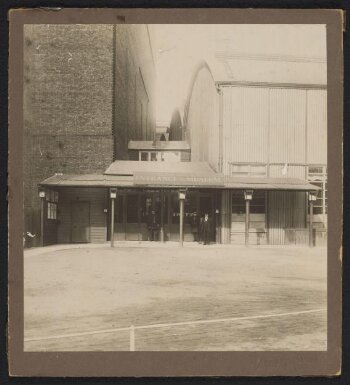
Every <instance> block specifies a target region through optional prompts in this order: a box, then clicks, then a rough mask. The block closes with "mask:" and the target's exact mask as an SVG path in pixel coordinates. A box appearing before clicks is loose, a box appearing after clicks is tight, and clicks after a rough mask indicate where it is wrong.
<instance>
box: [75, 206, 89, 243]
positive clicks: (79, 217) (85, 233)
mask: <svg viewBox="0 0 350 385" xmlns="http://www.w3.org/2000/svg"><path fill="white" fill-rule="evenodd" d="M71 218H72V242H74V243H87V242H90V203H89V202H72V207H71Z"/></svg>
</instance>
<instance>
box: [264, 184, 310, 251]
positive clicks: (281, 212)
mask: <svg viewBox="0 0 350 385" xmlns="http://www.w3.org/2000/svg"><path fill="white" fill-rule="evenodd" d="M267 211H268V214H267V215H268V220H267V223H268V241H269V244H273V245H284V244H285V229H302V228H306V193H305V192H294V191H269V192H268V210H267Z"/></svg>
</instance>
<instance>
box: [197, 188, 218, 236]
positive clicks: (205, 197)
mask: <svg viewBox="0 0 350 385" xmlns="http://www.w3.org/2000/svg"><path fill="white" fill-rule="evenodd" d="M205 214H208V216H209V219H210V222H211V235H210V241H211V242H213V241H215V237H216V218H215V208H214V199H213V194H204V193H200V195H199V217H200V218H201V219H202V220H203V219H204V216H205Z"/></svg>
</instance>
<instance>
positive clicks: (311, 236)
mask: <svg viewBox="0 0 350 385" xmlns="http://www.w3.org/2000/svg"><path fill="white" fill-rule="evenodd" d="M316 199H317V191H309V207H310V213H309V247H313V246H314V234H313V230H314V229H313V216H314V202H315V200H316Z"/></svg>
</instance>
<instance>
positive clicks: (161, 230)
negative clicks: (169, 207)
mask: <svg viewBox="0 0 350 385" xmlns="http://www.w3.org/2000/svg"><path fill="white" fill-rule="evenodd" d="M160 240H161V242H164V190H160Z"/></svg>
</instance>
